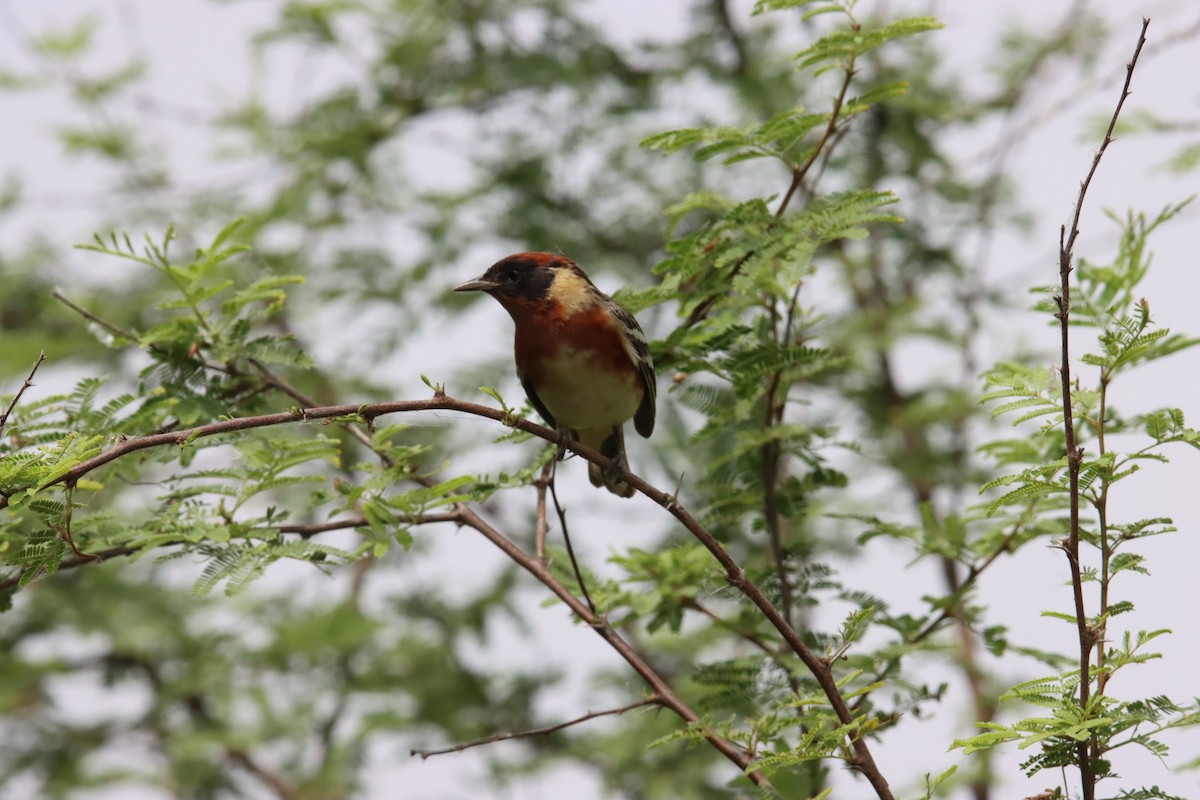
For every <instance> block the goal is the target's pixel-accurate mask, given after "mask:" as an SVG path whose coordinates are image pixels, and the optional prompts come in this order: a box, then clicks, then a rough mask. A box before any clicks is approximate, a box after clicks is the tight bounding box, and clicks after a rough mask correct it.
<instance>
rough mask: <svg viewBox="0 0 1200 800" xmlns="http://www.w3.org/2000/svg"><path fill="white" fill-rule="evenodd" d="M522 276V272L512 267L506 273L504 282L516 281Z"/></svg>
mask: <svg viewBox="0 0 1200 800" xmlns="http://www.w3.org/2000/svg"><path fill="white" fill-rule="evenodd" d="M520 276H521V273H519V272H518V271H517V270H515V269H510V270H508V271H507V272H505V273H504V282H505V283H516V282H517V278H519V277H520Z"/></svg>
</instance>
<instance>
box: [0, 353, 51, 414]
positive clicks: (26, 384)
mask: <svg viewBox="0 0 1200 800" xmlns="http://www.w3.org/2000/svg"><path fill="white" fill-rule="evenodd" d="M45 360H46V351H45V350H43V351H42V352H41V353H39V354H38V357H37V361H35V362H33V369H31V370H29V375H27V376H26V377H25V381H24V382H23V383H22V384H21V388H20V389H17V393H16V394H15V395H13V399H12V402H10V403H9V404H8V408H6V409H4V413H3V414H0V434H2V433H4V426H5V425H6V424H7V423H8V416H9V415H10V414H12V412H13V409H14V408H16V407H17V403H19V402H21V395H23V394H25V390H26V389H28V388H29V387H30V386H33V376H34V375H36V374H37V371H38V367H40V366H41V365H42V362H43V361H45Z"/></svg>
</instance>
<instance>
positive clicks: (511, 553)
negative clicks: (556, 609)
mask: <svg viewBox="0 0 1200 800" xmlns="http://www.w3.org/2000/svg"><path fill="white" fill-rule="evenodd" d="M517 422H518V423H520V422H525V421H524V420H517ZM526 424H528V425H530V426H531V427H533V428H538V429H540V430H541V431H544V432H545V434H547V435H549V436H553V435H555V433H554V432H553V431H550V430H549V429H548V428H542V427H541V426H540V425H533V424H532V423H526ZM530 432H533V431H530ZM539 435H540V434H539ZM543 438H547V436H543ZM551 441H553V439H551ZM572 444H574V443H572ZM571 449H573V450H574V451H575V452H576V453H578V454H579V455H581V456H584V457H585V458H587V459H588V460H589V461H591V460H593V457H597V456H598V457H599V458H598V459H595V460H596V463H601V464H602V465H603V462H604V461H606V459H604V458H603V456H600V454H599V453H596V452H595V451H593V450H588V449H587V448H584V447H579V448H578V449H576V448H574V447H572V448H571ZM627 478H629V479H631V480H634V479H635V477H634V476H633V475H632V474H629V473H627ZM638 482H639V483H642V484H643V485H645V483H644V481H641V480H638ZM457 508H458V511H459V513H460V514H461V522H462V524H464V525H466V526H468V527H470V528H474V529H475V530H477V531H479V533H481V534H482V535H483V536H484V538H486V539H487V540H488V541H489V542H491V543H492V544H494V545H496V547H498V548H500V550H502V551H503V552H504V554H505V555H507V556H508V557H509V558H511V559H512V560H513V561H515V562H516V563H517V564H518V565H519V566H521V567H522V568H523V569H524V570H525V571H527V572H528V573H530V574H531V575H533V576H534V577H535V578H536V579H537V580H538V581H539V582H541V583H542V585H544V586H545V587H546V588H547V589H549V590H550V591H551V592H553V593H554V595H555V596H556V597H558V599H560V600H562V601H563V602H564V603H566V605H567V607H568V608H570V609H571V611H572V612H573V613H574V614H575V616H577V617H579V619H581V620H582V621H583V622H584V623H586V624H587V625H589V626H590V627H591V629H592V630H594V631H595V632H596V634H597V635H598V636H600V638H602V639H604V640H605V641H606V642H608V644H609V645H610V646H611V647H612V648H613V649H614V650H615V651H616V652H617V654H618V655H620V656H621V658H623V659H625V662H626V663H627V664H629V666H630V667H632V668H633V671H634V672H636V673H637V674H638V675H639V676H641V678H642V680H644V681H645V682H646V683H647V685H649V686H650V689H651V691H652V692H653V695H654V696H655V697H657V698H658V704H659V705H661V706H663V707H664V708H667V709H669V710H671V711H672V712H674V713H675V714H676V715H677V716H678V717H679V718H680V719H682V720H684V721H685V722H687V723H688V724H689V725H694V726H702V723H701V721H700V717H699V715H697V714H696V712H695V711H694V710H692V708H691V707H690V706H688V705H687V703H685V702H684V701H683V700H682V699H681V698H680V697H679V695H677V694H676V693H675V692H674V690H673V689H671V687H670V686H669V685H668V684H667V682H666V681H665V680H664V679H663V678H662V676H660V675H659V674H658V673H657V672H656V671H655V670H654V668H653V667H651V666H650V665H649V663H647V662H646V660H645V659H643V658H642V657H641V655H640V654H639V653H638V652H637V650H635V649H634V648H633V646H632V645H631V644H629V642H628V641H626V640H625V639H624V638H623V637H622V636H621V635H620V634H619V633H617V632H616V631H615V630H614V629H613V627H612V625H610V624H609V622H608V620H606V619H605V618H604V617H602V616H598V615H596V614H593V613H592V612H591V610H589V609H588V607H587V606H585V605H584V604H583V602H582V601H580V599H579V598H578V597H576V596H575V595H573V594H571V592H570V590H568V589H567V587H566V586H564V585H563V584H562V582H561V581H559V580H558V578H556V577H554V573H553V572H551V571H550V568H549V567H548V566H546V565H545V564H543V563H542V562H541V561H539V560H537V559H536V558H534V557H533V556H531V555H529V554H528V553H526V552H525V551H523V550H522V549H521V548H519V547H517V545H516V544H514V543H513V542H512V540H510V539H509V538H508V537H506V536H505V535H504V534H502V533H500V532H499V531H498V530H496V529H495V528H493V527H492V526H491V525H489V524H488V523H487V522H486V521H484V519H483V518H482V517H480V516H479V514H477V513H476V512H475V511H474V510H473V509H471V508H470V507H469V506H466V505H459V506H458V507H457ZM700 730H701V731H702V734H703V736H704V738H705V739H706V740H707V741H708V742H709V744H711V745H712V746H713V747H714V748H715V749H716V750H717V751H718V752H719V753H721V755H723V756H725V757H726V758H727V759H729V760H730V761H732V762H733V763H734V764H736V765H737V766H738V768H739V769H741V770H742V771H744V772H746V774H747V777H749V778H750V780H751V781H753V782H754V784H755V785H757V786H759V787H761V788H765V789H768V790H770V791H772V792H774V791H775V790H774V787H773V786H772V785H771V782H770V781H768V780H767V778H766V777H765V776H764V775H763V774H762V773H760V772H758V771H757V770H752V769H750V765H751V763H752V758H751V757H750V755H749V754H748V753H747V752H746V751H744V750H742V749H741V748H739V747H738V746H737V745H735V744H733V743H732V742H730V741H729V740H727V739H725V738H723V737H722V736H720V735H719V734H718V733H716V731H714V730H712V729H711V728H709V727H708V726H702V727H700Z"/></svg>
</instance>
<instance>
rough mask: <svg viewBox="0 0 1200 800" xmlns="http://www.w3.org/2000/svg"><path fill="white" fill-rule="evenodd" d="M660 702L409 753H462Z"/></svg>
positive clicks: (651, 700)
mask: <svg viewBox="0 0 1200 800" xmlns="http://www.w3.org/2000/svg"><path fill="white" fill-rule="evenodd" d="M658 704H659V701H658V698H657V697H648V698H646V699H645V700H639V701H637V702H636V703H630V704H629V705H624V706H621V707H620V708H610V709H608V710H606V711H589V712H588V713H586V714H584V715H583V716H582V717H576V718H575V719H571V720H567V721H566V722H560V723H558V724H557V725H546V726H545V727H542V728H530V729H529V730H527V731H515V732H512V733H494V734H492V735H491V736H485V737H483V738H482V739H474V740H472V741H470V742H463V743H462V744H456V745H454V746H453V747H447V748H444V749H442V750H410V751H409V755H413V756H420V757H421V760H422V761H424V760H425V759H427V758H429V757H430V756H441V755H445V754H446V753H461V752H462V751H463V750H469V749H471V748H472V747H480V746H482V745H485V744H492V743H494V742H504V741H507V740H509V739H528V738H531V737H533V736H549V735H550V734H552V733H557V732H558V731H561V730H563V729H565V728H570V727H572V726H574V725H579V724H580V723H583V722H587V721H588V720H593V719H596V718H598V717H609V716H613V715H614V714H624V713H625V712H626V711H632V710H633V709H635V708H643V707H645V706H654V705H658Z"/></svg>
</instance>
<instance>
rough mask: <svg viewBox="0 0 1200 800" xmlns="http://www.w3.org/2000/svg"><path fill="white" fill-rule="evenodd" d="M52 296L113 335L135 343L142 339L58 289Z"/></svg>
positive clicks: (51, 293)
mask: <svg viewBox="0 0 1200 800" xmlns="http://www.w3.org/2000/svg"><path fill="white" fill-rule="evenodd" d="M50 296H51V297H53V298H54V299H55V300H57V301H58V302H60V303H62V304H63V305H64V306H66V307H67V308H69V309H71V310H72V311H74V312H75V313H76V314H78V315H79V316H81V317H83V318H84V319H86V320H87V321H88V322H91V323H94V324H96V325H98V326H100V327H101V328H103V329H104V330H106V331H108V332H109V333H111V334H112V335H113V336H117V337H120V338H122V339H127V340H129V341H130V342H133V343H134V344H137V343H138V342H140V341H141V337H140V336H138V335H137V334H136V333H134V332H133V331H131V330H129V329H128V328H122V327H121V326H120V325H117V324H116V323H113V322H109V321H108V320H106V319H104V318H103V317H98V316H96V315H95V314H93V313H92V312H91V311H88V310H87V309H86V308H84V307H83V306H81V305H79V304H78V303H76V302H74V301H72V300H70V299H68V298H67V296H66V295H64V294H63V293H62V292H61V291H59V290H58V289H55V290H54V291H52V292H50Z"/></svg>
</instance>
